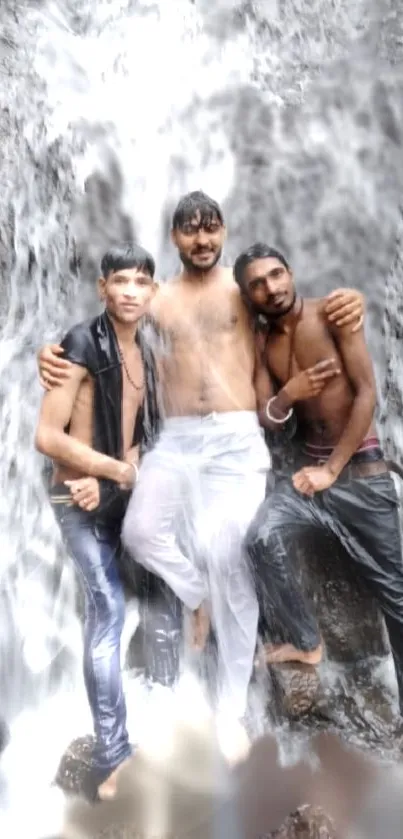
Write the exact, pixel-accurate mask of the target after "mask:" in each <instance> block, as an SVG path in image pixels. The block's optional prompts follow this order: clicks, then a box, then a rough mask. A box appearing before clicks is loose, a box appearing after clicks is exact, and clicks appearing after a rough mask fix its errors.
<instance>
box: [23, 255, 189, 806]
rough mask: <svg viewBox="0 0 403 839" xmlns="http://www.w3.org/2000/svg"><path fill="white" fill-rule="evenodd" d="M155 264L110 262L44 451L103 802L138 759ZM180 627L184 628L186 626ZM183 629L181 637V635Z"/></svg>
mask: <svg viewBox="0 0 403 839" xmlns="http://www.w3.org/2000/svg"><path fill="white" fill-rule="evenodd" d="M154 268H155V266H154V260H153V258H152V256H151V255H150V254H148V253H147V251H145V250H144V249H143V248H140V247H138V246H137V245H133V246H130V245H125V246H123V247H122V248H114V249H112V250H111V251H108V253H106V254H105V256H104V257H103V259H102V263H101V270H102V277H101V279H100V280H99V292H100V296H101V299H102V300H103V301H104V303H105V311H104V312H103V314H101V315H100V316H99V317H96V318H93V319H92V320H90V321H86V322H84V323H80V324H77V325H76V326H74V327H73V328H72V329H71V330H70V331H69V332H68V333H67V335H66V336H65V338H64V339H63V341H62V344H61V346H62V348H63V350H64V354H65V357H66V359H68V360H69V362H70V368H69V377H68V378H65V379H63V381H62V383H61V385H60V387H57V388H54V389H53V390H50V391H49V392H47V393H46V394H45V396H44V398H43V401H42V407H41V411H40V417H39V422H38V427H37V432H36V446H37V448H38V449H39V451H41V452H42V453H43V454H45V455H48V456H49V457H50V458H52V460H53V464H54V469H53V481H52V487H51V490H50V498H51V503H52V506H53V509H54V512H55V515H56V518H57V520H58V523H59V525H60V529H61V531H62V535H63V538H64V541H65V543H66V547H67V549H68V551H69V553H70V555H71V556H72V558H73V561H74V563H75V566H76V569H77V571H78V576H79V578H80V580H81V583H82V585H83V588H84V596H85V627H84V678H85V684H86V689H87V694H88V700H89V704H90V707H91V712H92V717H93V723H94V730H95V735H96V746H95V750H94V769H95V777H96V780H97V786H98V794H99V797H100V798H108V797H111V796H112V795H113V794H114V792H115V788H116V778H117V767H120V766H121V765H122V764H123V762H124V761H125V759H126V758H128V757H129V755H130V753H131V747H130V744H129V739H128V734H127V730H126V706H125V699H124V695H123V691H122V683H121V676H120V637H121V632H122V628H123V623H124V616H125V600H124V593H123V587H122V583H121V580H120V577H119V570H118V556H119V552H120V529H121V523H122V520H123V516H124V513H125V509H126V504H127V499H128V495H129V493H128V492H127V491H126V492H125V490H124V488H125V487H126V488H129V487H131V485H132V483H133V481H134V480H135V477H136V475H137V474H138V468H137V464H138V460H139V455H140V449H143V448H146V447H147V446H148V445H150V444H151V443H152V442H153V438H154V437H155V436H156V434H157V433H158V404H157V399H156V390H155V387H154V386H153V376H154V374H155V370H154V367H153V359H152V356H151V353H150V350H149V348H148V347H147V346H146V345H145V342H144V338H143V336H142V334H141V331H140V330H137V324H138V321H139V319H140V318H141V316H142V315H143V314H144V312H145V311H146V310H147V309H148V307H149V304H150V301H151V299H152V297H153V296H154V294H155V292H156V288H157V285H156V283H155V282H154V279H153V277H154ZM179 630H180V627H179ZM179 630H178V631H179Z"/></svg>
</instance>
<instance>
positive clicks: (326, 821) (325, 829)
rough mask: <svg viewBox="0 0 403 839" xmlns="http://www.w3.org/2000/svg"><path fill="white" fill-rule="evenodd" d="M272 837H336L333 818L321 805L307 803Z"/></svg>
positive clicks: (271, 838) (281, 838)
mask: <svg viewBox="0 0 403 839" xmlns="http://www.w3.org/2000/svg"><path fill="white" fill-rule="evenodd" d="M269 836H270V839H336V831H335V828H334V825H333V822H332V820H331V819H330V818H329V817H328V816H327V815H326V813H324V812H323V810H321V809H320V808H319V807H311V806H310V805H306V806H305V807H301V808H300V809H299V810H297V811H296V813H292V815H290V816H289V817H288V819H286V821H285V822H284V824H283V825H282V826H281V827H280V829H279V830H276V831H275V832H274V833H270V834H269Z"/></svg>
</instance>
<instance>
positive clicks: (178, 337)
mask: <svg viewBox="0 0 403 839" xmlns="http://www.w3.org/2000/svg"><path fill="white" fill-rule="evenodd" d="M241 330H242V313H241V312H240V308H239V305H236V302H233V301H231V300H228V298H227V299H225V298H219V299H214V298H212V299H211V298H207V299H203V298H199V299H198V298H193V299H191V300H187V301H186V300H184V301H183V302H182V303H181V304H180V305H176V306H174V307H172V309H171V311H170V312H169V316H168V317H167V318H166V322H165V332H166V334H167V336H168V338H169V340H170V341H171V342H172V343H173V344H174V345H178V344H184V343H185V344H189V343H190V344H194V343H195V342H196V343H200V342H203V343H211V344H212V342H215V344H217V342H220V341H221V339H222V338H223V336H228V335H234V336H236V335H237V334H238V333H239V332H240V331H241Z"/></svg>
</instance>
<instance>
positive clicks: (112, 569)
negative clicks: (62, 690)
mask: <svg viewBox="0 0 403 839" xmlns="http://www.w3.org/2000/svg"><path fill="white" fill-rule="evenodd" d="M55 512H56V515H57V517H58V519H59V524H60V527H61V530H62V534H63V538H64V541H65V544H66V548H67V549H68V551H69V553H70V555H71V557H72V559H73V561H74V564H75V566H76V569H77V572H78V575H79V579H80V581H81V584H82V586H83V589H84V595H85V623H84V680H85V685H86V689H87V694H88V701H89V704H90V708H91V713H92V718H93V723H94V731H95V737H96V746H95V749H94V764H95V767H96V770H97V771H98V772H99V774H100V776H102V775H103V776H105V775H107V774H109V773H110V772H111V771H112V770H113V769H114V768H115V767H116V766H118V765H119V764H120V763H121V762H122V760H124V759H125V758H126V757H128V756H129V755H130V754H131V748H130V744H129V738H128V733H127V730H126V704H125V698H124V694H123V688H122V679H121V670H120V637H121V634H122V629H123V624H124V618H125V601H124V594H123V586H122V583H121V580H120V577H119V572H118V565H117V557H118V552H119V548H120V540H119V532H118V531H116V530H110V529H107V528H105V527H103V526H99V525H96V524H95V522H94V520H93V518H92V517H91V516H90V515H88V514H86V513H84V512H83V511H81V510H78V509H76V508H64V510H63V511H61V510H55Z"/></svg>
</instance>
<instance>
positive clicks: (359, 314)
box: [325, 288, 365, 332]
mask: <svg viewBox="0 0 403 839" xmlns="http://www.w3.org/2000/svg"><path fill="white" fill-rule="evenodd" d="M325 301H326V305H325V314H326V316H327V319H328V321H329V322H330V323H335V324H336V326H349V324H354V325H353V328H352V330H351V331H352V332H358V330H359V329H361V327H362V325H363V323H364V314H365V298H364V295H363V294H361V292H360V291H356V289H354V288H337V289H336V290H335V291H332V292H331V294H328V295H327V297H326V298H325Z"/></svg>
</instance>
